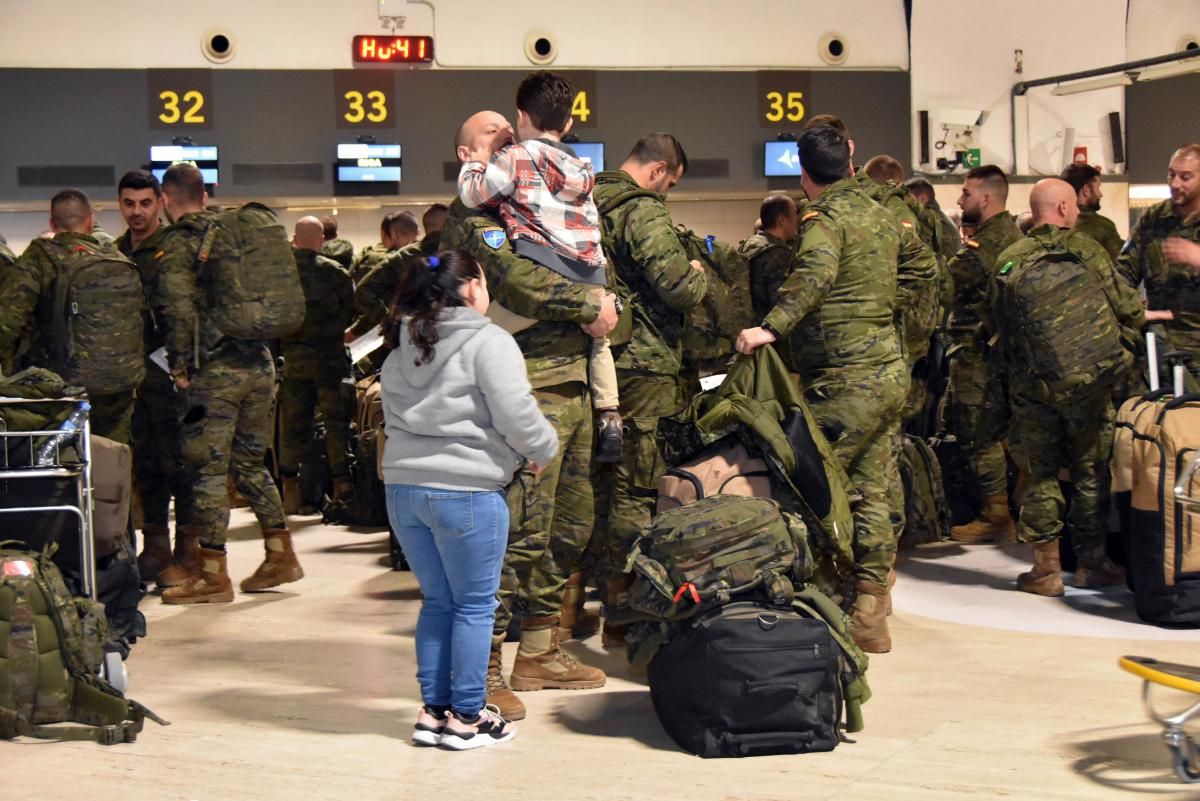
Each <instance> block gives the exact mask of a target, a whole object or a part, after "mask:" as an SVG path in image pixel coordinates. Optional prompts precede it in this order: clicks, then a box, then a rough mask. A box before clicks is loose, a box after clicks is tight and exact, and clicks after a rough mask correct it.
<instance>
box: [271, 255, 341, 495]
mask: <svg viewBox="0 0 1200 801" xmlns="http://www.w3.org/2000/svg"><path fill="white" fill-rule="evenodd" d="M296 266H297V268H299V271H300V284H301V285H302V286H303V287H304V299H305V301H306V306H307V307H306V309H305V314H304V325H303V326H301V327H300V329H299V330H298V331H296V332H295V333H293V334H290V335H289V336H286V337H283V338H282V339H281V340H280V345H281V347H282V349H283V385H282V386H281V387H280V390H279V408H280V415H281V426H280V428H281V434H280V443H279V444H280V447H279V451H280V453H279V469H280V472H281V473H283V475H285V476H295V475H297V474H298V473H299V471H300V460H301V457H302V456H303V455H304V452H305V449H306V446H307V443H308V440H309V439H310V438H311V435H312V428H313V415H314V413H315V412H316V410H317V409H318V408H319V409H320V410H321V416H322V417H323V418H324V419H325V453H326V456H327V458H328V460H329V475H330V477H331V478H334V479H338V478H349V476H350V462H349V454H350V417H351V404H352V401H351V396H350V395H349V394H347V387H348V383H349V381H350V378H351V372H350V357H349V356H348V355H347V354H346V346H345V344H344V343H343V340H342V337H343V332H344V331H345V330H346V326H347V325H349V324H350V320H351V318H352V317H353V316H354V282H353V281H351V280H350V273H349V272H348V271H347V270H346V269H345V268H344V267H342V265H340V264H338V263H337V262H336V261H334V260H333V259H327V258H325V257H324V256H321V255H318V254H317V253H316V251H312V250H297V251H296Z"/></svg>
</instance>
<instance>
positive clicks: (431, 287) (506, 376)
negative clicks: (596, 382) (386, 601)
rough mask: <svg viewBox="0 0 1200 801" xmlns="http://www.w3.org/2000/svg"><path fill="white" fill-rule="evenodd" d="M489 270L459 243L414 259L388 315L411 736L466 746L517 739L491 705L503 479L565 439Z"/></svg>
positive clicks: (390, 469)
mask: <svg viewBox="0 0 1200 801" xmlns="http://www.w3.org/2000/svg"><path fill="white" fill-rule="evenodd" d="M487 310H488V292H487V281H486V279H485V278H484V274H483V270H482V269H481V268H480V266H479V264H478V263H477V262H476V261H475V260H474V259H472V258H471V257H470V256H469V255H467V254H465V253H462V252H460V251H443V252H441V253H439V254H437V255H436V256H429V257H427V258H414V259H410V260H408V261H407V262H406V264H405V267H404V276H403V280H402V281H401V282H400V289H399V290H398V291H397V294H396V301H395V305H394V306H393V309H392V312H391V314H390V316H389V318H388V321H387V323H385V329H384V330H385V332H386V339H385V346H386V347H387V348H389V350H390V351H391V352H390V353H389V354H388V357H387V360H386V361H385V362H384V365H383V373H382V376H381V381H382V385H383V414H384V428H385V433H386V434H387V442H386V444H385V445H384V449H383V476H384V484H385V485H386V497H387V508H388V517H389V518H390V520H391V523H392V528H393V530H395V532H396V538H397V540H399V542H400V546H401V548H403V549H404V555H405V556H406V557H407V558H408V563H409V565H410V566H411V567H412V571H413V574H414V575H415V576H416V577H417V581H418V582H419V583H420V585H421V594H422V596H423V598H424V600H423V602H422V604H421V613H420V616H419V618H418V620H417V633H416V652H417V681H418V683H419V684H420V685H421V699H422V701H423V702H424V706H422V708H421V711H420V713H419V714H418V715H417V723H416V726H415V728H414V729H413V734H412V739H413V742H415V743H418V744H422V745H440V746H442V747H443V748H449V749H452V750H456V751H462V750H466V749H471V748H480V747H483V746H488V745H494V744H497V743H502V742H507V741H508V740H511V739H512V738H513V736H514V735H515V733H516V727H515V725H514V724H513V723H511V722H509V721H507V720H505V719H503V718H502V717H501V716H500V714H499V710H498V709H497V708H496V707H494V706H489V707H484V700H485V698H486V691H485V687H484V684H485V676H486V674H487V662H488V652H489V651H490V649H491V639H492V623H493V621H494V619H495V612H496V591H497V589H499V586H500V568H501V565H502V563H503V561H504V551H505V547H506V546H507V544H508V507H507V506H506V505H505V501H504V492H503V490H504V487H505V486H506V485H507V484H508V483H509V482H510V481H511V480H512V477H513V474H514V473H515V472H516V471H517V470H518V468H520V467H521V464H522V461H528V462H529V463H530V469H532V470H533V471H535V472H536V471H537V470H539V469H540V467H539V465H543V464H546V462H548V461H549V460H550V459H552V458H553V457H554V455H555V453H556V452H557V450H558V435H557V434H556V433H555V432H554V428H553V427H552V426H551V425H550V423H548V422H547V421H546V418H545V417H543V416H542V413H541V412H540V411H538V407H537V402H536V401H535V400H534V398H533V395H532V391H531V389H530V386H529V379H528V378H527V376H526V373H525V360H524V357H523V356H522V355H521V351H520V349H519V348H518V347H517V343H516V342H515V341H514V340H513V338H512V336H511V335H510V334H508V333H506V332H505V331H504V330H503V329H501V328H500V327H499V326H497V325H495V324H494V323H492V322H491V321H490V320H489V319H488V318H487V317H486V316H485V315H486V314H487Z"/></svg>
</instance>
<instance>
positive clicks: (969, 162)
mask: <svg viewBox="0 0 1200 801" xmlns="http://www.w3.org/2000/svg"><path fill="white" fill-rule="evenodd" d="M963 166H964V167H966V168H967V169H968V170H970V169H974V168H975V167H982V166H983V154H982V153H980V152H979V148H977V147H973V148H971V149H970V150H968V151H967V157H966V159H964V160H963Z"/></svg>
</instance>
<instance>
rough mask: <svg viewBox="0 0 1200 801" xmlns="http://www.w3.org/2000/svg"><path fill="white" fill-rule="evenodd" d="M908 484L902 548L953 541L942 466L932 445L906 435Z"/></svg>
mask: <svg viewBox="0 0 1200 801" xmlns="http://www.w3.org/2000/svg"><path fill="white" fill-rule="evenodd" d="M900 479H901V481H902V482H903V484H904V531H903V532H902V533H901V534H900V546H901V547H904V548H911V547H913V546H916V545H924V544H925V543H928V542H939V541H941V540H944V539H949V537H950V505H949V504H948V503H947V502H946V490H945V487H944V485H943V483H942V466H941V464H939V463H938V458H937V454H935V453H934V452H933V448H931V447H929V443H928V442H926V441H925V440H923V439H922V438H920V437H913V436H910V435H908V434H905V435H904V439H903V444H902V445H901V448H900Z"/></svg>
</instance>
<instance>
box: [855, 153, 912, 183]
mask: <svg viewBox="0 0 1200 801" xmlns="http://www.w3.org/2000/svg"><path fill="white" fill-rule="evenodd" d="M863 171H864V172H865V173H866V174H867V175H868V176H870V178H871V180H872V181H874V182H875V183H877V184H886V183H887V182H888V181H895V182H896V183H902V182H903V181H904V167H903V166H902V165H901V164H900V162H899V161H897V160H896V159H894V158H892V157H891V156H876V157H875V158H873V159H871V160H870V161H868V162H867V163H866V165H864V166H863Z"/></svg>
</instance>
